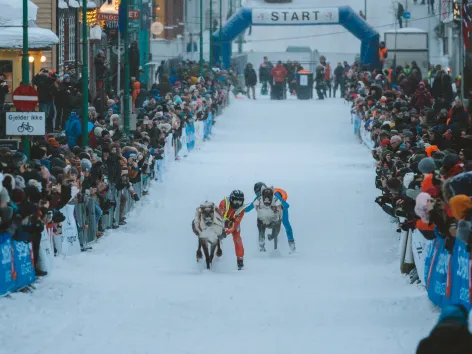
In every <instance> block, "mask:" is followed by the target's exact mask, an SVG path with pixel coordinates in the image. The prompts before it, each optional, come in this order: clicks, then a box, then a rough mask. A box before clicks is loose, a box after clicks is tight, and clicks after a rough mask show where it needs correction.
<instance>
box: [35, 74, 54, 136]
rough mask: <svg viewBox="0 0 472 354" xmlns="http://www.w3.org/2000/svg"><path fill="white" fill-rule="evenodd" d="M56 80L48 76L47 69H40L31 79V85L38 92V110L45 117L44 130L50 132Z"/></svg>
mask: <svg viewBox="0 0 472 354" xmlns="http://www.w3.org/2000/svg"><path fill="white" fill-rule="evenodd" d="M55 81H56V79H55V78H53V77H52V76H50V75H49V71H48V70H47V69H41V71H40V72H39V73H38V74H37V75H36V76H35V77H33V85H35V86H36V88H37V90H38V103H39V110H40V111H41V112H44V114H45V116H46V130H47V131H48V132H52V128H53V126H52V113H53V110H54V107H53V104H54V96H55V94H56V91H57V86H56V85H55Z"/></svg>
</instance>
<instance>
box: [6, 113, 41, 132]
mask: <svg viewBox="0 0 472 354" xmlns="http://www.w3.org/2000/svg"><path fill="white" fill-rule="evenodd" d="M6 123H7V124H6V128H7V129H6V133H7V135H44V134H46V118H45V114H44V112H8V113H7V114H6Z"/></svg>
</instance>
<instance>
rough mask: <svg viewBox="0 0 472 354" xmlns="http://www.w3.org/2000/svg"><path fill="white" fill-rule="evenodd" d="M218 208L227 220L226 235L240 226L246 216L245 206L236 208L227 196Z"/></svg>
mask: <svg viewBox="0 0 472 354" xmlns="http://www.w3.org/2000/svg"><path fill="white" fill-rule="evenodd" d="M218 210H219V211H220V213H221V215H223V217H224V220H225V233H226V235H229V234H232V233H233V232H235V231H236V230H238V228H239V224H241V221H242V220H243V217H244V207H242V208H241V209H238V210H235V209H233V208H232V207H231V205H230V204H229V199H228V198H225V199H223V200H222V201H221V202H220V205H219V206H218Z"/></svg>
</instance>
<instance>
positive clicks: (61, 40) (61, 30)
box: [58, 10, 66, 73]
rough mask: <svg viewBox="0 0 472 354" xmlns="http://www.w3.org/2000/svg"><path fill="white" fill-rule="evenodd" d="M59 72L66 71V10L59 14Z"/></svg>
mask: <svg viewBox="0 0 472 354" xmlns="http://www.w3.org/2000/svg"><path fill="white" fill-rule="evenodd" d="M58 37H59V72H60V73H62V72H63V71H64V60H65V53H66V50H65V44H66V32H65V10H60V12H59V29H58Z"/></svg>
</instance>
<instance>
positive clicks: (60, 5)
mask: <svg viewBox="0 0 472 354" xmlns="http://www.w3.org/2000/svg"><path fill="white" fill-rule="evenodd" d="M57 7H58V8H60V9H68V8H69V5H67V3H66V2H65V0H59V1H58V2H57Z"/></svg>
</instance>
